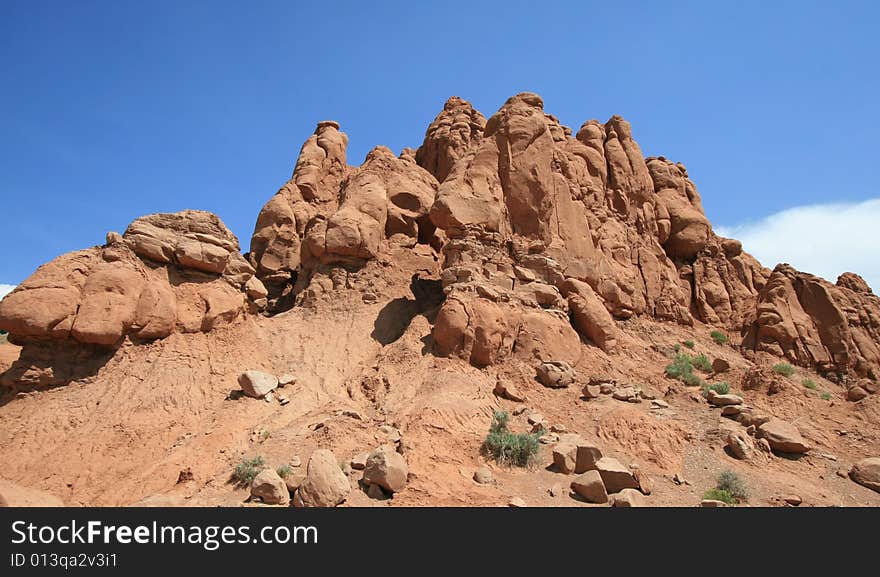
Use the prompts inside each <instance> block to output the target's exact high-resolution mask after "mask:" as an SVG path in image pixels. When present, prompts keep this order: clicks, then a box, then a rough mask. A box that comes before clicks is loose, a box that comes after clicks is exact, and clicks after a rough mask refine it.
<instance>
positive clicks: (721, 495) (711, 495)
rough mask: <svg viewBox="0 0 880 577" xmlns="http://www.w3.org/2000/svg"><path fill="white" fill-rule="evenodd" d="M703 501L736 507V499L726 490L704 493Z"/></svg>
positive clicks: (712, 490)
mask: <svg viewBox="0 0 880 577" xmlns="http://www.w3.org/2000/svg"><path fill="white" fill-rule="evenodd" d="M703 499H711V500H712V501H721V502H723V503H727V504H728V505H735V504H736V499H734V498H733V495H731V494H730V493H728V492H727V491H725V490H724V489H709V490H708V491H706V492H705V493H703Z"/></svg>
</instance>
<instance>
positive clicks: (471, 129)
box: [415, 96, 486, 182]
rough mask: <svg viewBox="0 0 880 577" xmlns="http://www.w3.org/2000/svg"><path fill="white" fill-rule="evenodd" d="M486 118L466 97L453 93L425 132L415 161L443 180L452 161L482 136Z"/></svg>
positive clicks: (439, 179)
mask: <svg viewBox="0 0 880 577" xmlns="http://www.w3.org/2000/svg"><path fill="white" fill-rule="evenodd" d="M485 127H486V119H485V117H483V115H482V114H480V113H479V112H478V111H476V110H474V107H473V106H471V103H470V102H468V101H467V100H464V99H462V98H459V97H458V96H453V97H452V98H450V99H449V100H447V101H446V104H445V105H444V106H443V110H442V111H441V112H440V114H438V115H437V118H435V119H434V122H432V123H431V125H430V126H429V127H428V131H427V132H426V133H425V140H424V142H422V145H421V146H420V147H419V149H418V151H416V157H415V159H416V162H417V163H418V164H419V166H421V167H422V168H424V169H425V170H427V171H428V172H430V173H431V174H433V175H434V178H436V179H437V180H438V181H440V182H443V181H444V180H446V177H447V176H449V173H450V172H451V171H452V168H453V167H454V166H455V164H456V163H457V162H458V161H459V160H460V159H461V158H462V157H463V156H464V155H465V154H467V152H468V151H469V150H470V149H471V148H472V147H473V146H475V145H476V144H478V143H479V142H480V141H481V140H482V139H483V129H484V128H485Z"/></svg>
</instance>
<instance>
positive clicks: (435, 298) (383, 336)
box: [370, 273, 445, 346]
mask: <svg viewBox="0 0 880 577" xmlns="http://www.w3.org/2000/svg"><path fill="white" fill-rule="evenodd" d="M409 288H410V291H411V292H412V294H413V296H414V297H415V298H414V299H410V298H406V297H400V298H396V299H393V300H391V301H389V302H388V303H387V304H386V305H385V306H384V307H382V310H380V311H379V314H378V315H377V316H376V320H375V321H374V323H373V332H372V333H370V336H371V337H372V338H373V340H375V341H376V342H378V343H380V344H381V345H382V346H385V345H390V344H391V343H393V342H395V341H396V340H397V339H399V338H400V337H402V336H403V334H404V333H405V332H406V330H407V329H408V328H409V325H410V323H412V321H413V319H414V318H416V316H418V315H424V316H425V318H427V319H428V322H430V323H433V322H434V318H435V317H436V316H437V310H438V309H439V307H440V304H442V303H443V300H444V298H445V295H444V294H443V285H442V284H441V283H440V281H439V280H433V279H422V278H419V275H418V273H416V274H414V275H413V276H412V281H411V282H410V285H409Z"/></svg>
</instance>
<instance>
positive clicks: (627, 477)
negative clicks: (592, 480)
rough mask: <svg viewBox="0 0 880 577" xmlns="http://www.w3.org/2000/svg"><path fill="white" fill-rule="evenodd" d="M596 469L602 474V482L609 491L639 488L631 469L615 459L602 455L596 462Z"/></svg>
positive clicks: (615, 491)
mask: <svg viewBox="0 0 880 577" xmlns="http://www.w3.org/2000/svg"><path fill="white" fill-rule="evenodd" d="M596 470H597V471H599V475H601V476H602V482H603V483H604V484H605V488H606V489H607V490H608V492H609V493H617V492H619V491H622V490H624V489H638V488H639V483H638V481H636V478H635V476H634V475H633V474H632V471H630V470H629V469H628V468H627V467H626V466H625V465H624V464H623V463H621V462H620V461H618V460H617V459H614V458H611V457H602V458H601V459H599V460H598V461H597V462H596Z"/></svg>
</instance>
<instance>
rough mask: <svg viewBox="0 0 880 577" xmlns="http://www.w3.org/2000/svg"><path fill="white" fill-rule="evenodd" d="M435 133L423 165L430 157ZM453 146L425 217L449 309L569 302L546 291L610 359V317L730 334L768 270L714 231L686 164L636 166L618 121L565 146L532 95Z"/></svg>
mask: <svg viewBox="0 0 880 577" xmlns="http://www.w3.org/2000/svg"><path fill="white" fill-rule="evenodd" d="M462 106H463V105H462ZM445 115H446V116H448V114H446V111H444V113H441V115H440V116H438V122H439V121H440V120H442V119H444V118H445V117H446V116H445ZM468 134H471V133H468ZM430 137H431V131H430V130H429V134H428V138H426V144H424V145H423V147H426V148H423V149H420V153H421V154H423V155H424V156H425V157H426V158H428V157H430V158H433V157H434V156H436V149H437V142H438V141H437V140H432V139H431V138H430ZM455 145H456V146H455V156H457V157H458V158H459V160H458V161H457V162H456V163H455V164H454V165H453V167H452V168H451V170H449V171H448V174H446V175H445V178H444V176H443V173H439V172H438V173H437V175H438V178H439V179H440V181H441V182H440V186H439V188H438V189H437V198H436V201H435V202H434V206H433V207H432V208H431V212H430V217H431V221H432V222H433V223H434V224H435V225H436V226H437V227H438V228H440V229H442V230H443V231H444V232H445V234H446V236H447V237H448V238H449V241H448V242H447V243H446V244H445V245H444V246H443V249H442V253H443V257H444V262H443V266H444V273H443V282H444V286H445V287H446V290H447V293H448V294H449V295H450V296H452V295H456V296H457V298H458V304H455V305H450V306H455V307H458V308H459V309H460V308H462V307H463V306H464V305H463V304H462V302H463V301H472V300H475V299H477V300H480V299H482V300H489V301H492V302H516V303H517V304H525V305H526V306H528V304H529V303H528V299H527V298H524V297H523V295H524V294H525V293H527V292H529V288H530V286H531V285H535V286H541V287H543V286H549V287H551V288H555V289H556V290H557V291H558V292H559V293H560V295H561V296H562V297H563V299H567V301H565V300H563V301H562V302H561V303H559V302H554V300H553V295H552V293H550V292H549V291H548V290H547V289H545V288H541V289H539V290H537V291H534V293H533V294H534V295H535V296H536V297H538V296H540V297H541V298H540V300H537V302H535V303H534V304H532V306H536V307H540V308H558V309H559V310H561V311H563V312H566V313H568V314H570V316H571V318H572V323H573V326H574V328H575V329H576V330H577V331H578V332H579V333H580V334H581V335H583V336H584V337H585V338H586V339H587V340H589V341H591V342H593V343H594V344H596V345H597V346H598V347H600V348H602V349H603V350H605V351H611V350H613V348H614V346H615V344H616V332H617V328H616V325H615V323H614V319H625V318H628V317H631V316H633V315H649V316H652V317H655V318H659V319H668V320H674V321H677V322H680V323H685V324H690V323H692V322H693V318H694V315H696V316H697V318H700V319H701V320H705V321H707V322H713V323H715V324H720V325H730V326H733V327H735V328H739V327H740V326H741V324H742V318H743V314H744V311H748V310H750V308H752V307H753V306H754V300H755V297H756V295H757V292H758V291H759V290H760V289H761V288H762V287H763V285H764V282H765V280H766V277H767V276H768V275H769V271H766V269H764V268H763V267H761V266H760V264H759V263H757V261H755V260H754V259H753V258H752V257H751V256H749V255H747V254H745V253H743V252H742V247H741V246H740V245H739V243H737V242H736V241H731V240H729V239H722V238H719V237H717V236H715V234H714V233H713V232H712V228H711V225H710V224H709V222H708V220H707V219H706V217H705V215H704V213H703V208H702V203H701V201H700V196H699V194H698V193H697V190H696V187H695V186H694V184H693V182H692V181H691V180H690V179H689V178H688V173H687V170H686V169H685V167H684V166H683V165H681V164H680V163H679V164H674V163H672V162H670V161H668V160H666V159H665V158H663V157H658V158H648V159H645V158H644V156H643V155H642V152H641V150H640V148H639V146H638V144H637V143H636V141H635V140H634V138H633V135H632V129H631V127H630V125H629V123H628V122H626V121H625V120H624V119H622V118H620V117H618V116H615V117H612V118H611V119H610V120H609V121H608V122H607V123H605V124H601V123H599V122H598V121H595V120H591V121H588V122H586V123H584V124H583V126H581V128H580V130H578V132H577V134H576V135H575V136H574V137H572V136H571V130H569V129H568V128H567V127H564V126H562V125H560V124H559V122H558V121H557V120H556V119H555V118H554V117H553V116H552V115H549V114H546V113H545V112H544V109H543V101H542V100H541V98H540V97H539V96H537V95H535V94H531V93H523V94H519V95H517V96H514V97H512V98H510V99H509V100H508V101H507V102H506V103H505V104H504V106H503V107H502V108H501V110H499V111H498V113H496V114H495V115H494V116H492V117H491V118H490V119H489V120H488V122H486V125H485V127H484V128H483V132H482V137H481V138H465V137H461V138H458V139H456V140H455ZM464 149H466V151H465V152H462V150H464ZM423 151H424V152H423ZM417 156H418V155H417ZM471 306H472V307H473V308H479V307H478V306H477V305H475V304H474V305H471ZM465 308H467V307H465ZM471 320H472V321H473V320H474V319H471ZM478 320H479V319H477V321H478ZM470 326H471V327H472V328H473V330H474V331H476V327H477V326H478V325H477V324H476V323H474V322H472V323H471V325H470ZM485 328H486V330H488V331H490V332H494V331H495V330H496V329H495V328H493V327H489V326H487V327H485Z"/></svg>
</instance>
